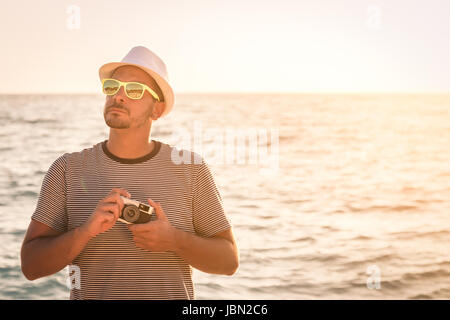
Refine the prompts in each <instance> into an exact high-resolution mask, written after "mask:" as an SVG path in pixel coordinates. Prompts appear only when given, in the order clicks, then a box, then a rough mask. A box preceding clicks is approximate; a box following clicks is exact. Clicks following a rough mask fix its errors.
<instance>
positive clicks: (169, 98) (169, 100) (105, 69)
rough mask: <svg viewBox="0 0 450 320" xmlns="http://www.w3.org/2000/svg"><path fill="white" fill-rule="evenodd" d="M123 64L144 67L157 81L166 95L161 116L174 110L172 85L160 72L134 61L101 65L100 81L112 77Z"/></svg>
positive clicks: (99, 71)
mask: <svg viewBox="0 0 450 320" xmlns="http://www.w3.org/2000/svg"><path fill="white" fill-rule="evenodd" d="M121 66H134V67H137V68H139V69H142V70H144V71H145V72H147V73H148V74H149V75H150V76H151V77H152V78H153V79H154V80H155V81H156V83H157V84H158V86H159V88H160V89H161V91H162V94H163V96H164V103H165V107H164V111H163V113H162V114H161V117H163V116H165V115H167V114H168V113H169V112H170V111H171V110H172V108H173V104H174V94H173V90H172V88H171V87H170V85H169V84H168V83H167V81H166V80H165V79H164V78H162V77H161V76H160V75H159V74H157V73H156V72H155V71H153V70H151V69H149V68H145V67H143V66H140V65H137V64H134V63H127V62H110V63H106V64H104V65H102V66H101V67H100V69H99V70H98V75H99V77H100V81H101V80H102V79H104V78H110V77H111V75H112V74H113V71H114V70H116V69H117V68H118V67H121Z"/></svg>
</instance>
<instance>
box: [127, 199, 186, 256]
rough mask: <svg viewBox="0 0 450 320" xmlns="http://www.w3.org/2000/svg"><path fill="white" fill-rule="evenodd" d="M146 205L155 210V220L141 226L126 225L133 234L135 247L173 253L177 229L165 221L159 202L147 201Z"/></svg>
mask: <svg viewBox="0 0 450 320" xmlns="http://www.w3.org/2000/svg"><path fill="white" fill-rule="evenodd" d="M148 203H149V204H150V205H151V206H152V207H153V208H155V211H156V220H154V221H150V222H147V223H142V224H130V225H127V227H128V229H129V230H130V231H131V232H132V233H133V236H134V237H133V240H134V242H135V244H136V246H137V247H139V248H142V249H145V250H150V251H158V252H163V251H174V250H175V247H176V243H175V241H176V240H175V237H176V232H177V229H176V228H175V227H173V226H172V225H171V224H170V222H169V220H167V217H166V214H165V213H164V211H163V209H162V207H161V205H160V204H159V202H153V201H152V200H151V199H148Z"/></svg>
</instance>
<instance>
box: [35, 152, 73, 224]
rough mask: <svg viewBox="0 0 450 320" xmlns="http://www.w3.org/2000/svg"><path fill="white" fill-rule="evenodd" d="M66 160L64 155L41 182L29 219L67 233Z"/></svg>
mask: <svg viewBox="0 0 450 320" xmlns="http://www.w3.org/2000/svg"><path fill="white" fill-rule="evenodd" d="M65 171H66V159H65V158H64V155H62V156H60V157H59V158H58V159H56V160H55V161H54V162H53V164H52V165H51V166H50V168H49V170H48V171H47V173H46V174H45V176H44V180H43V182H42V187H41V193H40V194H39V199H38V202H37V205H36V210H35V211H34V213H33V215H32V216H31V219H33V220H36V221H38V222H41V223H43V224H46V225H47V226H49V227H50V228H52V229H55V230H57V231H61V232H66V231H67V209H66V179H65Z"/></svg>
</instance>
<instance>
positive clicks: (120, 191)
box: [109, 188, 131, 198]
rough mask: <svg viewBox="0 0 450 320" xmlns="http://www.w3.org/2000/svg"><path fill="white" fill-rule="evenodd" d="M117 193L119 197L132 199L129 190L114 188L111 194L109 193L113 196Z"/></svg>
mask: <svg viewBox="0 0 450 320" xmlns="http://www.w3.org/2000/svg"><path fill="white" fill-rule="evenodd" d="M115 193H117V194H119V195H121V196H124V197H126V198H131V194H130V193H129V192H128V191H127V190H125V189H121V188H113V189H112V190H111V192H110V193H109V195H113V194H115Z"/></svg>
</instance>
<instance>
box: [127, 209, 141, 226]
mask: <svg viewBox="0 0 450 320" xmlns="http://www.w3.org/2000/svg"><path fill="white" fill-rule="evenodd" d="M139 215H140V212H139V208H138V207H136V206H133V205H129V206H126V207H124V208H123V219H124V220H126V221H128V222H131V223H133V222H135V221H137V220H138V219H139Z"/></svg>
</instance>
